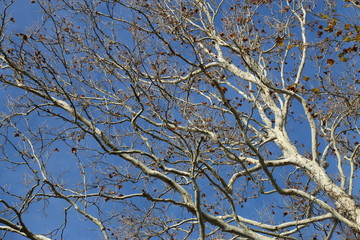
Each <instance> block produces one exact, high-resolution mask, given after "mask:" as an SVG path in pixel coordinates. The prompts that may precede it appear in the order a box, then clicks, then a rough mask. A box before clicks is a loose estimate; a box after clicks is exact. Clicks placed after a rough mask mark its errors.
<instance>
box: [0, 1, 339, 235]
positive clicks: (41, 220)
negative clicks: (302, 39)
mask: <svg viewBox="0 0 360 240" xmlns="http://www.w3.org/2000/svg"><path fill="white" fill-rule="evenodd" d="M0 4H3V3H0ZM9 13H10V14H11V17H13V18H14V21H15V22H14V23H10V24H9V26H11V28H10V29H8V32H12V34H16V33H25V32H26V31H27V30H26V29H27V27H28V26H31V25H33V24H36V23H37V22H38V21H39V20H41V16H40V15H39V9H38V7H37V4H32V3H31V1H24V0H17V1H15V4H14V5H13V6H12V7H11V9H10V11H9ZM9 17H10V16H9ZM125 42H130V41H127V40H125ZM295 54H298V52H295ZM274 73H275V71H274ZM308 73H309V74H314V72H313V70H312V69H311V67H309V70H308ZM96 77H98V76H95V77H94V78H96ZM309 84H311V85H313V86H311V87H317V85H318V84H319V83H318V82H316V81H314V82H310V83H309ZM210 89H211V88H210ZM210 91H211V90H210ZM229 92H231V91H229ZM0 93H1V94H2V95H5V94H8V95H10V96H16V95H21V94H23V93H22V92H19V91H15V90H13V89H11V88H7V89H4V88H3V89H0ZM8 99H9V101H12V100H11V98H8ZM0 104H2V105H0V107H1V110H2V111H4V110H5V107H4V105H3V103H1V102H0ZM298 108H299V106H296V105H295V106H294V111H296V110H297V109H298ZM5 111H6V110H5ZM173 114H174V113H173ZM205 114H207V113H205ZM174 115H177V114H176V113H175V114H174ZM179 115H180V114H179ZM295 115H296V116H297V117H300V116H301V115H302V113H299V114H298V115H297V114H295ZM39 119H40V118H39ZM60 122H61V121H56V120H54V119H50V118H49V119H48V120H46V122H45V123H44V126H50V127H51V126H54V125H56V126H57V124H59V126H61V124H60ZM21 124H24V122H23V121H20V120H19V127H21V126H22V125H21ZM29 125H32V127H34V129H36V128H37V127H38V126H39V125H40V121H38V118H37V117H36V115H35V114H34V118H33V119H30V122H29ZM304 129H305V130H304ZM289 131H290V135H291V138H292V139H293V140H297V141H299V145H301V143H304V149H306V148H308V147H309V146H307V145H306V141H307V140H308V138H309V134H310V133H309V131H308V129H307V128H306V127H304V128H302V126H301V124H299V123H298V122H295V120H294V122H291V124H289ZM10 138H11V139H12V140H14V141H16V142H18V144H19V146H20V145H22V144H23V143H22V140H21V138H17V137H15V136H14V133H10ZM83 141H84V142H86V141H87V143H86V144H84V145H87V146H89V147H92V146H95V143H94V141H93V140H90V139H88V138H86V139H84V140H83ZM71 144H72V142H71V141H66V140H65V141H58V142H57V143H55V144H53V145H51V148H52V149H55V148H56V149H58V150H59V151H51V149H47V151H44V152H51V154H49V155H46V154H44V155H43V157H44V159H46V158H48V159H47V160H48V162H49V163H48V168H49V169H50V172H52V173H53V174H54V175H55V176H56V177H57V178H62V179H63V181H64V182H65V183H67V184H69V185H70V186H75V185H76V184H77V183H78V182H79V181H81V174H79V169H78V167H79V164H80V162H82V163H83V164H84V165H87V164H88V165H90V164H91V162H92V157H93V156H92V155H91V154H92V152H91V151H90V152H89V153H86V152H85V151H84V152H82V151H81V150H80V149H79V150H78V154H74V153H72V145H71ZM141 148H145V147H141ZM6 150H7V151H8V153H9V154H10V155H13V156H15V153H14V151H13V150H12V149H11V148H9V149H6ZM307 151H309V149H307ZM275 154H276V153H275ZM99 159H101V158H99ZM17 161H20V159H17ZM102 161H104V164H100V168H106V163H114V164H124V161H119V162H117V161H118V160H117V159H116V158H112V157H108V158H106V159H102ZM0 167H2V168H5V166H4V165H2V162H0ZM121 167H122V166H121ZM124 168H125V167H124ZM20 169H23V170H24V171H23V172H22V171H19V169H17V170H16V171H15V170H7V171H4V172H3V173H2V174H1V175H0V184H1V185H3V184H4V183H5V184H6V186H7V187H9V188H10V189H11V191H12V192H14V193H19V194H20V193H22V192H24V189H23V187H22V181H23V178H26V177H27V174H28V173H27V171H28V170H25V168H20ZM91 169H92V168H91V167H89V168H87V170H86V171H87V175H88V177H89V180H90V181H93V182H96V179H95V174H92V173H91ZM225 169H226V167H224V172H225ZM330 169H334V167H333V168H330ZM97 170H100V169H97ZM130 171H131V170H130ZM133 171H134V172H135V170H133ZM281 174H282V173H281V172H279V175H281ZM109 178H110V177H109ZM111 179H112V177H111ZM111 179H107V181H108V182H111V181H112V180H111ZM205 182H206V181H205V180H204V183H205ZM200 183H202V182H201V181H200ZM206 184H207V186H202V187H203V189H209V190H206V191H205V192H206V193H207V194H208V195H209V196H212V197H209V199H212V200H214V199H215V198H216V195H215V193H214V192H212V191H211V189H212V187H211V186H210V185H209V183H208V182H206ZM239 184H242V182H241V183H239ZM251 187H252V186H251V185H249V186H248V189H249V191H251ZM149 188H150V186H149ZM95 190H96V188H95ZM120 191H134V192H136V191H137V190H133V189H132V186H130V185H125V186H123V188H122V190H120ZM149 191H151V190H149ZM1 197H2V198H4V197H3V196H1ZM4 199H5V200H10V201H11V199H10V198H8V199H6V198H4ZM267 201H268V198H265V197H263V196H262V197H260V198H259V199H257V200H253V199H249V200H248V202H247V205H246V206H247V208H246V209H242V208H241V207H240V205H239V206H238V208H239V212H241V213H244V216H245V217H249V218H254V219H256V218H259V214H258V212H257V211H255V210H254V209H259V210H260V209H262V207H263V206H266V204H267V203H268V202H267ZM276 201H283V199H281V198H278V199H277V198H275V199H274V202H275V203H276ZM134 203H138V200H136V199H135V200H134ZM43 204H44V203H43V202H41V201H40V202H38V203H35V204H33V205H31V207H30V209H29V211H28V213H27V214H26V215H25V217H24V220H25V222H26V223H28V226H29V229H30V230H32V231H33V232H34V233H37V234H42V233H46V232H47V231H48V230H49V229H52V228H53V227H54V226H59V225H60V224H61V223H62V222H63V212H64V208H66V207H68V204H67V203H65V202H64V201H59V200H51V201H49V205H48V206H46V210H45V212H43V207H44V205H43ZM114 205H117V204H116V202H112V201H109V202H102V203H101V210H103V211H110V209H112V207H113V206H114ZM1 207H3V206H2V205H1V206H0V208H1ZM144 207H145V204H144ZM89 211H90V212H94V213H95V212H96V209H94V208H91V207H90V208H89ZM74 212H75V211H74V210H73V209H71V210H69V214H68V216H69V218H68V222H67V227H66V231H65V232H64V239H98V238H100V237H101V235H100V232H99V231H98V229H97V226H95V225H94V224H93V223H91V222H89V221H83V220H84V219H83V217H81V216H79V214H77V213H74ZM278 214H279V215H278V216H281V212H278ZM184 215H187V213H184ZM285 218H286V217H285V216H284V217H283V219H285ZM277 220H279V219H277ZM6 239H15V240H16V239H19V240H20V239H23V238H21V237H19V235H15V234H8V235H7V237H6Z"/></svg>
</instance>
